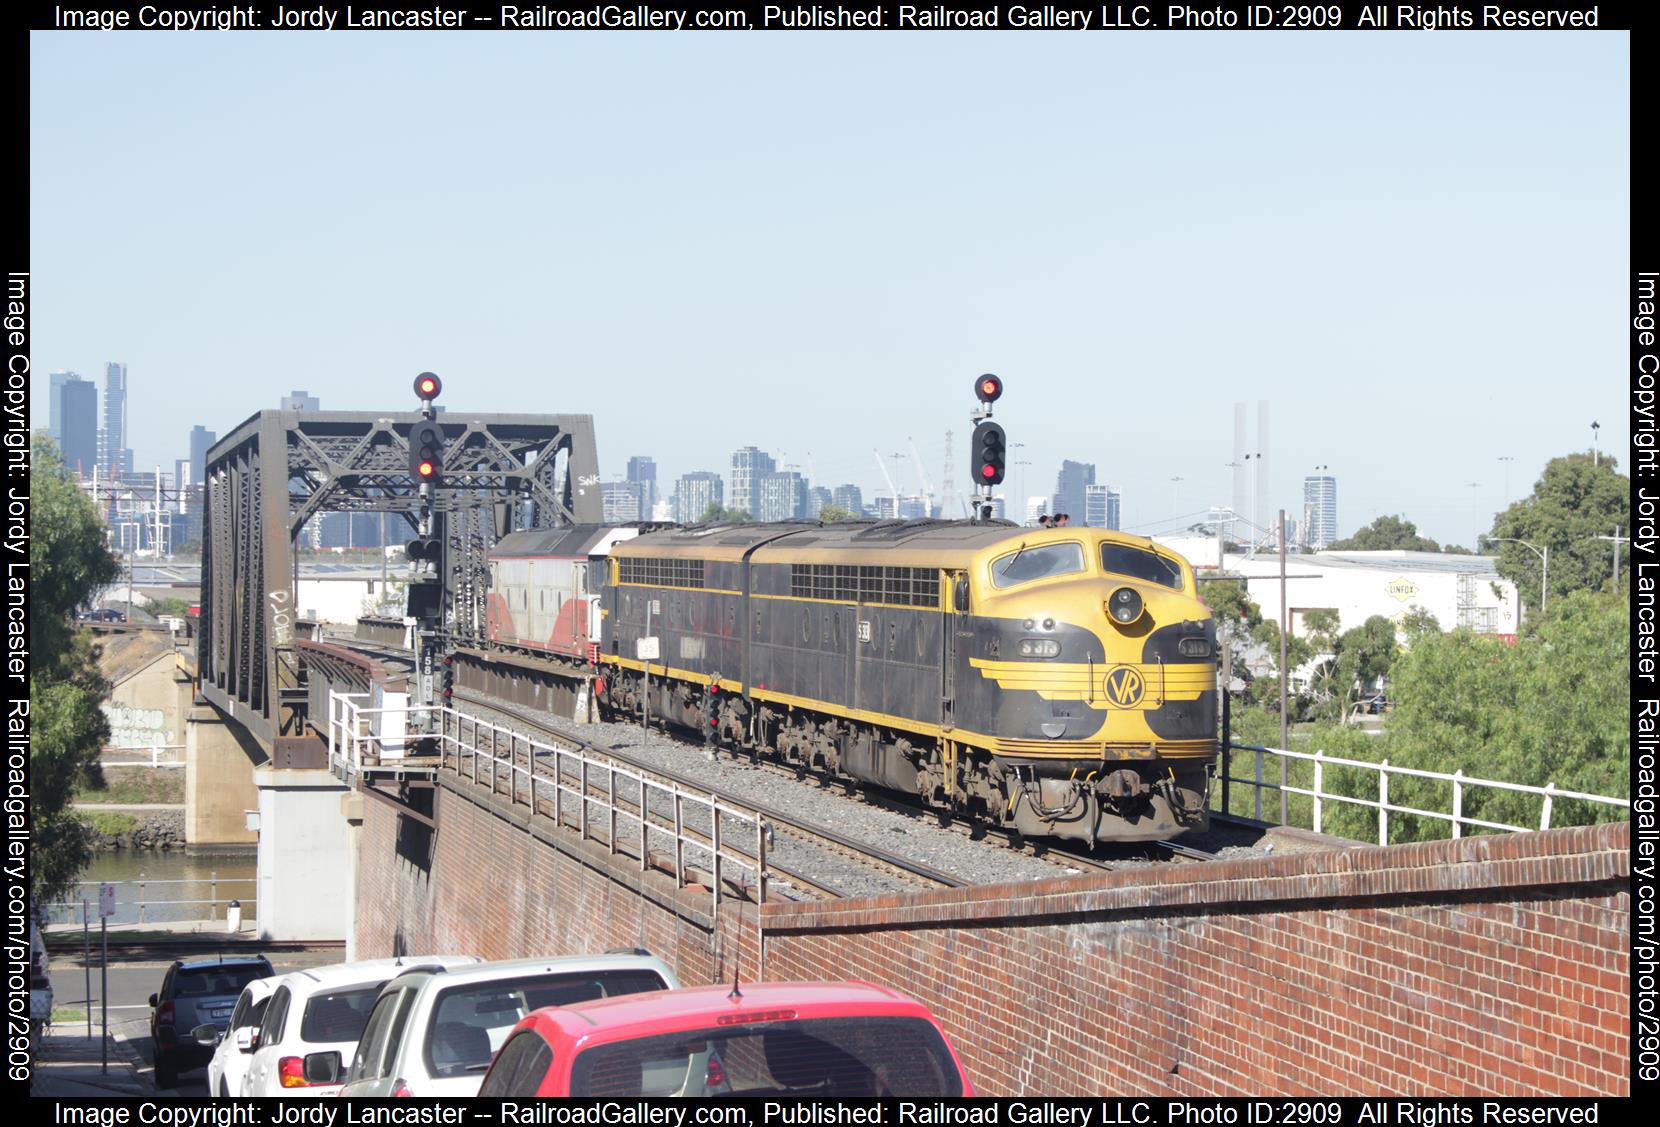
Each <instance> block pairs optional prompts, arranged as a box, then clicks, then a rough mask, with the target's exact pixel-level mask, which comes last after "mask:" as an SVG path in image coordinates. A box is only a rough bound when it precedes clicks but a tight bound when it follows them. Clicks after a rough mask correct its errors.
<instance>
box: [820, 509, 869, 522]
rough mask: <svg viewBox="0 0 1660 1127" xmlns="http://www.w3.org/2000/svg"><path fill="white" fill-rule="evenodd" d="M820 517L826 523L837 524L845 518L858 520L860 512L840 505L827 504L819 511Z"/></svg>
mask: <svg viewBox="0 0 1660 1127" xmlns="http://www.w3.org/2000/svg"><path fill="white" fill-rule="evenodd" d="M818 519H819V520H821V521H823V522H824V523H825V524H836V523H838V522H840V521H844V520H858V519H859V514H857V513H855V512H854V511H853V510H851V509H844V508H842V507H841V506H840V505H826V506H824V508H822V509H820V510H819V511H818Z"/></svg>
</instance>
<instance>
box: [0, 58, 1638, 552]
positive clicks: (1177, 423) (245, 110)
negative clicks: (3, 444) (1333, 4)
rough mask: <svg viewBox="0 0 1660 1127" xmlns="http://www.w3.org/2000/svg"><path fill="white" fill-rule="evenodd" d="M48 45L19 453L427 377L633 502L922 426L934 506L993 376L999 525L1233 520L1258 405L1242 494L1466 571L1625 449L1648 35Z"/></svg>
mask: <svg viewBox="0 0 1660 1127" xmlns="http://www.w3.org/2000/svg"><path fill="white" fill-rule="evenodd" d="M30 50H31V67H30V74H31V92H32V94H33V97H32V99H31V104H30V134H29V135H30V162H29V169H30V192H31V252H32V263H31V268H32V272H33V276H34V284H35V290H36V293H37V295H38V296H37V302H36V307H35V325H34V328H35V335H34V339H33V347H34V356H33V360H34V367H33V371H34V372H35V373H37V375H35V376H34V377H32V386H33V387H34V388H35V389H36V390H37V394H36V395H34V396H33V401H34V406H33V408H32V413H33V415H32V420H31V421H32V424H33V425H34V426H36V427H39V428H45V427H46V426H47V425H49V424H48V419H47V415H48V413H49V400H50V396H49V389H48V387H47V386H46V385H47V377H46V374H47V373H49V372H51V371H54V370H62V371H75V372H81V373H92V374H95V375H96V374H98V373H101V372H103V368H102V365H103V364H104V363H106V362H107V361H108V358H109V357H120V358H121V359H120V363H122V364H125V365H127V372H126V374H127V395H126V417H125V422H124V425H123V427H122V432H123V437H124V443H123V445H124V448H127V449H132V450H133V451H134V455H135V456H134V459H133V463H134V465H135V467H138V468H142V469H145V470H149V469H150V468H152V467H154V466H161V467H162V468H163V469H164V471H165V470H167V469H168V468H170V467H172V466H173V464H174V462H175V460H176V459H178V458H180V457H182V456H183V455H184V454H185V452H186V436H187V434H188V431H189V428H190V426H191V425H192V424H196V425H201V426H204V427H206V428H207V429H209V430H212V431H215V432H216V433H218V434H228V433H230V432H231V431H232V430H233V429H234V428H235V427H236V425H237V424H239V423H240V422H241V421H242V420H243V419H245V418H246V417H248V416H249V415H251V414H252V413H253V412H254V411H256V410H259V409H261V408H264V407H269V406H271V405H273V404H274V403H276V402H277V401H278V400H279V398H280V397H281V396H282V395H283V394H285V393H286V392H287V391H289V390H290V389H291V388H293V387H294V386H295V385H296V384H299V385H302V386H310V387H312V388H314V389H318V390H319V392H320V394H321V397H322V399H323V401H324V405H325V407H326V408H327V409H329V410H342V411H382V412H392V411H399V412H405V411H410V410H412V409H413V407H414V403H413V402H412V401H411V398H410V396H409V394H408V391H407V388H408V383H409V379H410V378H411V377H412V375H413V374H414V373H415V372H418V371H421V370H424V369H430V370H433V371H437V372H439V373H440V374H441V375H442V376H443V377H444V379H445V383H446V387H445V397H444V405H445V406H446V408H447V409H448V410H449V411H451V412H455V413H457V414H461V415H465V414H467V413H469V412H502V411H523V412H527V413H567V412H568V413H581V414H591V415H593V416H594V417H595V422H596V430H597V438H598V448H599V456H600V464H601V468H602V471H603V472H604V476H606V477H607V478H609V477H612V476H615V475H618V474H620V473H622V472H625V460H626V458H627V457H629V456H630V455H632V454H638V453H640V452H641V451H649V452H651V454H652V456H653V457H654V458H655V459H656V460H657V464H658V466H659V467H660V470H659V478H660V480H662V481H669V480H675V479H677V478H678V477H679V476H681V475H682V474H684V473H687V472H690V471H695V470H708V471H715V472H721V473H723V474H724V473H725V472H726V471H727V468H728V467H727V465H726V463H725V462H724V460H723V459H724V458H725V456H726V455H727V454H728V453H729V452H730V451H731V450H733V449H735V448H737V447H740V446H743V445H745V444H752V445H755V446H756V447H758V448H759V450H760V451H761V452H763V453H765V454H767V455H768V457H769V458H772V459H773V460H774V461H775V467H776V468H777V469H778V470H782V471H786V472H788V471H790V470H791V469H793V470H794V471H795V472H799V473H801V474H803V475H804V476H805V477H807V478H809V479H810V480H811V482H812V484H813V485H822V486H826V487H831V488H834V487H835V486H837V485H839V484H842V483H854V484H857V485H859V486H860V487H861V489H862V490H863V492H864V495H865V496H866V497H867V498H874V497H877V496H880V495H882V494H885V493H887V492H888V490H887V488H886V485H885V483H883V482H882V481H881V479H880V475H879V474H878V473H877V472H876V467H875V465H874V464H873V462H872V459H871V457H870V450H871V449H872V448H873V447H874V448H875V449H877V450H879V451H881V452H882V457H883V458H884V460H888V459H889V457H890V455H891V453H892V452H895V451H908V449H909V445H908V443H909V439H910V437H911V436H915V439H916V445H917V447H918V448H919V450H920V454H921V460H922V463H923V470H924V471H925V473H926V475H927V476H928V477H929V478H931V479H932V480H933V481H934V483H935V484H936V487H937V486H938V485H939V484H940V483H941V482H942V472H943V470H944V469H945V458H944V434H945V432H946V431H947V430H950V431H951V432H953V434H954V435H955V442H956V447H955V449H956V450H957V454H956V456H955V460H956V461H957V462H958V463H960V462H961V461H962V451H963V449H964V448H965V447H966V445H967V436H968V434H969V432H970V430H971V426H972V424H971V420H970V413H971V411H972V409H973V406H974V401H973V398H972V392H971V386H972V381H973V380H974V378H975V377H976V376H977V375H979V374H980V373H981V372H985V371H991V372H996V373H997V374H998V375H1000V376H1002V377H1003V378H1004V380H1005V381H1006V385H1007V388H1008V390H1007V393H1006V394H1005V396H1004V397H1003V399H1002V400H1001V401H999V402H998V404H997V405H996V406H997V411H996V418H997V421H998V422H999V423H1001V424H1003V425H1004V426H1005V427H1006V428H1007V430H1008V437H1009V441H1010V471H1011V478H1013V481H1012V483H1010V484H1006V486H1005V492H1006V493H1007V495H1008V496H1009V497H1010V498H1011V499H1014V498H1015V497H1016V494H1017V493H1018V494H1019V495H1022V496H1032V495H1037V494H1039V493H1044V492H1048V488H1049V485H1050V483H1051V482H1052V481H1053V480H1054V477H1055V474H1056V472H1057V470H1058V468H1059V465H1060V463H1061V461H1062V460H1063V459H1072V460H1076V461H1081V462H1085V463H1093V464H1095V465H1096V466H1097V473H1098V479H1099V480H1105V481H1108V482H1111V483H1112V484H1113V485H1114V486H1116V487H1118V488H1119V489H1120V490H1121V498H1122V506H1123V510H1122V516H1121V519H1122V523H1123V525H1124V527H1125V528H1126V529H1128V530H1131V531H1139V532H1151V531H1161V530H1164V529H1166V528H1168V527H1169V526H1170V525H1171V524H1178V523H1187V522H1188V521H1187V520H1184V518H1189V519H1191V515H1192V514H1202V513H1203V512H1204V511H1205V510H1207V509H1208V508H1210V507H1215V506H1222V505H1228V504H1231V503H1232V501H1231V498H1232V497H1233V495H1234V481H1233V479H1234V478H1235V477H1236V476H1238V475H1237V471H1235V470H1232V469H1230V468H1229V463H1230V462H1231V461H1233V460H1234V457H1233V452H1234V449H1235V443H1234V437H1235V435H1234V432H1233V425H1232V424H1233V419H1232V417H1231V409H1232V404H1233V403H1235V402H1240V401H1245V402H1250V401H1267V402H1269V403H1271V404H1272V409H1273V423H1274V435H1275V437H1274V441H1273V446H1272V450H1271V457H1270V459H1269V460H1268V462H1267V470H1266V472H1265V473H1263V474H1262V475H1261V480H1259V482H1258V483H1257V489H1256V490H1255V491H1253V495H1252V501H1253V502H1254V503H1256V504H1257V507H1258V508H1262V507H1267V508H1269V509H1271V510H1272V509H1278V508H1281V507H1283V508H1285V509H1286V511H1287V515H1288V518H1290V519H1298V518H1299V517H1300V516H1301V513H1302V505H1303V501H1302V496H1301V490H1302V480H1303V478H1304V477H1305V476H1307V475H1308V474H1309V473H1310V472H1312V471H1313V468H1314V467H1315V466H1320V465H1329V466H1330V467H1331V472H1332V473H1333V474H1334V475H1335V476H1337V477H1340V478H1342V479H1343V483H1344V485H1343V508H1342V512H1341V513H1340V519H1341V526H1340V528H1339V532H1340V534H1342V535H1347V534H1349V533H1351V532H1352V531H1353V530H1354V529H1356V528H1358V527H1360V526H1363V525H1364V524H1366V523H1368V522H1369V521H1370V520H1372V519H1373V518H1375V517H1377V516H1379V515H1383V514H1387V513H1399V514H1401V515H1403V516H1404V517H1406V518H1407V519H1409V520H1412V521H1413V522H1415V523H1416V524H1417V525H1418V527H1419V529H1420V531H1421V532H1422V533H1423V534H1424V535H1427V536H1430V537H1433V538H1435V539H1437V540H1439V541H1441V542H1443V543H1447V542H1451V543H1457V544H1462V545H1465V546H1469V547H1474V543H1473V541H1474V538H1475V536H1476V535H1477V533H1478V532H1479V531H1480V529H1481V526H1482V525H1483V524H1484V521H1485V520H1487V519H1490V517H1491V514H1492V513H1494V512H1497V511H1500V510H1502V508H1503V507H1504V505H1505V504H1506V503H1508V502H1509V501H1513V500H1515V499H1516V498H1518V497H1520V496H1522V495H1525V494H1526V492H1527V491H1528V490H1529V489H1530V488H1531V485H1532V483H1533V481H1534V480H1535V479H1536V478H1537V477H1538V474H1539V472H1540V471H1541V470H1542V468H1543V466H1544V465H1545V463H1546V462H1547V461H1548V460H1549V459H1551V458H1553V457H1557V456H1560V455H1563V454H1566V453H1570V452H1573V451H1581V450H1587V449H1589V448H1590V447H1591V446H1592V442H1593V436H1592V432H1591V428H1590V423H1591V421H1592V420H1600V421H1601V422H1602V424H1603V431H1602V434H1601V436H1600V439H1601V441H1600V443H1599V447H1600V449H1601V451H1602V452H1603V453H1604V454H1613V455H1614V456H1615V457H1617V458H1618V459H1619V460H1620V462H1621V464H1622V465H1628V464H1629V457H1628V451H1627V447H1628V445H1629V421H1628V417H1627V416H1626V414H1625V412H1624V411H1623V409H1622V408H1623V406H1624V381H1623V377H1621V376H1617V375H1615V374H1614V373H1615V371H1616V369H1621V368H1623V365H1624V349H1625V340H1624V336H1623V335H1622V333H1621V323H1620V317H1619V312H1620V311H1621V310H1623V309H1624V305H1625V284H1626V277H1625V270H1626V269H1627V262H1626V259H1627V249H1626V248H1627V244H1628V242H1629V229H1630V223H1629V212H1630V199H1629V187H1628V180H1629V164H1630V161H1629V151H1630V114H1629V95H1630V36H1629V35H1628V34H1627V33H1623V32H1609V33H1584V34H1573V35H1556V34H1550V33H1535V32H1527V33H1515V34H1500V33H1495V34H1480V35H1466V36H1399V35H1371V34H1366V33H1352V34H1346V35H1343V36H1291V35H1284V36H1282V35H1277V34H1274V33H1262V34H1252V35H1248V36H1247V35H1226V34H1224V35H1217V36H1187V37H1157V36H1154V37H1124V36H1119V37H1094V38H1089V37H1082V38H1068V37H1059V36H1021V35H1004V34H989V35H972V34H971V35H950V36H945V35H919V36H904V37H898V36H884V35H859V34H844V35H818V34H812V33H803V34H794V33H792V34H788V35H780V36H773V37H743V36H735V35H732V36H728V35H709V36H702V37H696V38H695V39H693V38H691V37H687V38H684V39H670V38H667V37H657V36H650V35H626V34H625V35H595V36H587V37H581V38H580V40H579V39H578V37H573V36H562V35H545V36H518V35H502V36H493V37H475V36H444V35H436V34H434V35H423V36H404V37H400V36H382V35H376V34H373V33H365V34H362V35H359V36H353V37H328V36H303V35H302V36H277V35H261V34H249V35H244V34H238V33H228V34H225V35H220V36H215V37H212V38H211V39H208V38H202V37H192V38H180V37H157V36H136V35H122V34H113V35H108V36H88V35H71V34H64V33H54V32H44V33H35V34H34V35H32V37H31V40H30ZM849 67H853V68H856V69H857V70H858V71H859V73H860V74H861V75H862V76H864V77H863V81H861V83H859V84H856V85H855V86H853V87H849V86H848V84H847V83H846V82H845V75H846V74H847V73H848V68H849ZM299 71H303V72H304V73H306V74H307V75H308V76H309V78H308V82H307V83H305V84H303V85H301V86H296V85H294V84H293V82H292V75H293V74H294V73H296V72H299ZM62 73H76V74H82V75H85V76H86V80H85V81H84V82H77V83H76V84H74V86H73V88H65V87H64V86H63V85H62V84H61V83H55V82H52V81H51V79H50V76H51V75H54V74H62ZM988 73H995V74H997V75H998V76H999V80H998V82H997V83H995V84H991V85H987V84H984V83H981V82H977V81H974V80H972V79H971V77H970V76H976V75H984V74H988ZM435 74H436V75H442V76H443V81H441V82H438V83H434V82H433V81H432V76H433V75H435ZM712 76H719V77H718V79H715V78H713V77H712ZM204 88H210V89H213V90H214V91H215V97H214V98H211V99H203V98H201V97H200V91H201V90H202V89H204ZM394 88H395V89H407V90H411V91H413V93H412V95H411V96H410V97H409V98H407V99H392V100H387V99H384V98H380V97H378V96H376V95H375V94H374V93H373V92H374V91H379V90H385V89H394ZM594 89H606V90H620V91H622V93H621V94H620V95H619V96H618V97H616V98H608V99H602V100H600V101H597V102H596V101H594V100H593V99H592V98H591V97H590V96H589V92H591V91H592V90H594ZM566 105H583V106H587V107H589V109H588V110H587V111H585V112H584V113H582V114H560V113H556V112H546V111H548V110H549V109H550V108H556V107H560V106H566ZM665 106H671V107H673V108H672V110H670V111H669V112H665V111H664V107H665ZM735 106H738V107H742V109H743V112H742V113H736V114H735V113H734V112H733V107H735ZM1126 106H1132V107H1138V108H1137V109H1136V111H1135V112H1133V113H1126V112H1123V107H1126ZM302 123H303V124H302ZM366 133H367V135H368V136H371V137H372V138H373V141H372V143H368V144H366V143H365V142H364V137H365V135H366ZM760 137H766V138H768V140H767V142H766V143H765V144H763V143H761V142H760V141H758V140H757V138H760ZM209 138H211V139H212V140H211V143H210V141H209V140H208V139H209ZM438 151H442V152H444V153H446V157H445V159H444V160H442V161H433V160H432V159H431V158H430V154H431V153H433V152H438ZM101 164H109V165H113V166H118V167H122V168H123V169H125V170H127V172H128V175H126V176H124V177H122V178H119V182H115V181H114V180H113V179H111V178H96V177H86V176H84V175H83V174H82V172H81V170H83V169H85V168H86V167H89V166H97V165H101ZM324 169H327V177H326V180H327V184H328V187H327V189H326V190H324V189H321V188H319V187H317V185H318V184H319V183H321V182H322V178H321V177H320V173H321V170H324ZM965 170H972V172H971V174H968V175H965V174H964V173H965ZM481 185H489V188H488V189H485V188H483V187H481ZM665 188H670V189H672V190H665ZM487 198H488V200H489V206H488V207H483V206H481V204H482V203H483V201H484V200H485V199H487ZM368 200H374V201H376V202H375V206H374V207H360V206H354V205H353V201H368ZM253 215H258V216H259V217H260V218H259V219H258V220H257V221H255V220H253V219H252V218H250V217H251V216H253ZM414 230H419V231H421V232H423V234H422V237H421V238H420V239H414V240H412V239H410V238H409V232H410V231H414ZM965 232H973V237H972V238H965V237H964V233H965ZM135 276H142V277H144V278H145V279H146V282H145V285H144V286H142V287H134V286H132V285H130V284H129V283H128V279H130V278H132V277H135ZM440 279H446V280H448V281H446V282H444V284H435V283H436V282H437V281H438V280H440ZM179 309H189V310H191V316H192V326H193V328H192V331H191V332H190V333H179V332H177V331H175V326H176V313H177V310H179ZM273 319H275V320H276V321H279V322H282V323H284V324H286V325H289V326H290V327H289V328H285V330H284V331H283V332H282V333H280V334H273V333H272V331H271V326H272V324H273ZM830 324H834V325H836V326H837V329H836V331H834V332H827V331H826V326H827V325H830ZM550 342H551V343H550ZM1565 379H1566V380H1569V381H1571V384H1572V386H1573V387H1574V389H1575V398H1574V402H1573V404H1572V405H1571V407H1570V408H1569V410H1567V411H1562V410H1555V411H1547V410H1541V409H1539V406H1538V405H1539V404H1540V403H1542V402H1552V401H1554V400H1555V399H1556V398H1559V392H1560V389H1561V387H1562V386H1563V381H1564V380H1565ZM98 382H99V383H100V384H102V383H103V382H104V380H103V378H101V377H100V378H98ZM100 390H102V389H101V388H100ZM181 405H183V408H182V410H183V417H181ZM1580 414H1583V416H1584V417H1583V418H1579V417H1577V416H1578V415H1580ZM106 429H107V428H106ZM1429 444H1433V449H1434V451H1435V453H1434V454H1433V456H1430V457H1425V456H1423V455H1422V454H1420V452H1419V451H1420V450H1421V449H1422V448H1423V447H1424V446H1425V445H1429ZM1247 449H1249V448H1248V447H1247ZM1250 452H1251V453H1255V451H1250ZM1505 459H1508V460H1505ZM889 465H890V467H891V462H889ZM952 469H953V470H954V471H955V474H954V476H955V477H956V480H957V481H958V483H959V489H962V488H966V487H965V486H964V485H963V484H961V483H963V482H965V480H966V474H965V469H966V467H964V466H963V465H961V464H958V465H954V466H953V467H952ZM890 472H891V469H890ZM899 472H900V476H901V478H902V480H901V483H900V484H901V489H902V491H904V492H910V491H912V489H913V488H914V486H915V485H916V484H919V482H918V475H917V473H916V468H915V467H914V466H913V465H911V464H910V462H909V459H908V458H903V459H901V464H900V471H899ZM1176 477H1180V478H1181V479H1182V482H1181V485H1180V487H1179V490H1173V489H1172V488H1171V485H1170V482H1171V479H1173V478H1176ZM1449 482H1452V483H1456V484H1457V486H1458V488H1448V487H1447V483H1449ZM1468 483H1475V484H1474V486H1469V485H1468ZM1259 498H1261V500H1259ZM732 500H733V499H732V498H730V497H729V498H728V504H731V503H732ZM1236 507H1237V506H1236ZM1076 515H1077V514H1074V516H1076ZM1271 516H1272V514H1271V513H1258V514H1257V521H1258V523H1259V524H1261V523H1263V522H1264V521H1265V520H1268V519H1270V518H1271Z"/></svg>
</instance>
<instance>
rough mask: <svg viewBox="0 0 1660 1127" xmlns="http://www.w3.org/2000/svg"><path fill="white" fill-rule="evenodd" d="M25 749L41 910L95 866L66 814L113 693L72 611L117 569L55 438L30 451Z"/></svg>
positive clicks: (90, 768) (93, 754) (86, 776)
mask: <svg viewBox="0 0 1660 1127" xmlns="http://www.w3.org/2000/svg"><path fill="white" fill-rule="evenodd" d="M30 459H31V476H30V480H29V573H30V591H29V596H30V601H29V648H30V651H31V654H30V656H31V658H32V665H31V667H30V672H29V712H30V719H31V721H32V730H31V733H30V745H29V786H30V816H31V818H32V820H33V823H34V825H33V831H34V835H33V837H32V838H31V841H30V850H29V880H30V891H31V893H32V895H33V897H34V900H35V902H36V903H37V904H44V903H48V902H50V901H52V900H56V899H59V898H61V897H62V896H63V895H64V894H65V893H66V892H67V890H68V889H69V887H70V886H71V884H72V882H73V881H74V879H75V877H76V875H77V874H78V873H79V872H80V870H81V869H82V868H84V867H85V865H86V862H87V860H88V859H89V858H90V853H89V851H88V846H87V843H86V839H85V835H84V834H83V833H82V832H81V829H80V826H79V824H78V823H77V822H76V821H75V819H74V818H73V817H72V815H71V814H70V813H69V802H70V795H71V794H72V793H73V792H74V790H75V785H76V784H77V783H78V782H81V781H82V780H87V781H91V782H100V781H101V778H100V774H99V771H98V752H99V749H100V748H102V747H103V744H104V741H105V740H106V739H107V738H108V737H109V724H108V722H107V721H106V720H105V719H104V714H103V712H102V711H100V710H99V708H98V703H99V701H100V700H102V699H103V697H104V694H105V693H106V692H108V690H109V686H108V684H107V683H106V682H105V681H104V679H103V677H102V676H101V675H100V674H99V672H98V661H97V658H98V655H97V650H96V648H95V647H94V646H93V645H92V640H91V635H90V633H89V632H88V631H86V630H84V629H77V628H76V627H75V623H74V612H75V611H76V610H77V609H79V608H81V607H84V606H87V605H88V604H89V603H90V602H91V600H92V598H93V596H94V595H96V594H97V592H98V589H99V588H100V587H102V586H104V585H105V584H107V583H110V582H113V581H114V579H115V578H116V576H117V575H118V574H119V572H120V569H119V567H118V566H117V564H116V562H115V559H114V558H113V557H112V556H111V555H110V554H109V551H108V549H106V548H105V547H104V527H103V523H102V522H101V521H100V520H99V519H98V510H97V508H96V507H95V506H94V505H93V503H92V502H91V501H90V500H89V499H87V498H86V497H85V496H84V495H83V494H82V493H81V491H80V489H79V488H78V487H77V486H76V484H75V481H74V479H73V478H72V477H70V475H69V472H68V471H67V470H66V469H64V466H63V462H62V460H61V459H60V458H59V456H58V452H57V447H56V446H55V445H54V444H53V443H52V442H51V440H50V439H39V440H37V441H36V442H35V443H34V444H33V445H32V447H31V449H30Z"/></svg>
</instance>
